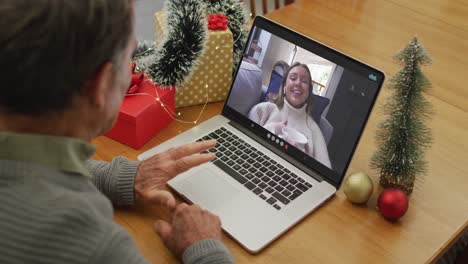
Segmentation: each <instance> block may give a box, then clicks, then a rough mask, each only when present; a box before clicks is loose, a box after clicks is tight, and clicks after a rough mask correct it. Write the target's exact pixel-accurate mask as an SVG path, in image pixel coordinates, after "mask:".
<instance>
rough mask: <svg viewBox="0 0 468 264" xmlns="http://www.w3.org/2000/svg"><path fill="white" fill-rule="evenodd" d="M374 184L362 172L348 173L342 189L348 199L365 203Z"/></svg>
mask: <svg viewBox="0 0 468 264" xmlns="http://www.w3.org/2000/svg"><path fill="white" fill-rule="evenodd" d="M373 190H374V184H373V183H372V180H371V178H370V177H369V176H368V175H367V174H366V173H364V172H358V173H354V174H352V175H350V176H349V177H348V178H347V179H346V181H345V182H344V185H343V191H344V193H345V194H346V197H347V198H348V200H349V201H351V202H353V203H357V204H361V203H366V202H367V200H369V198H370V196H371V195H372V191H373Z"/></svg>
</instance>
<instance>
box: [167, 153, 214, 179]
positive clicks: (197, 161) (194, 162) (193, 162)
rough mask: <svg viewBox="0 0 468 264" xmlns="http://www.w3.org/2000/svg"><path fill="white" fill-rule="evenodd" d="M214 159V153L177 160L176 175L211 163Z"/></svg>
mask: <svg viewBox="0 0 468 264" xmlns="http://www.w3.org/2000/svg"><path fill="white" fill-rule="evenodd" d="M215 157H216V155H215V154H214V153H206V154H197V155H192V156H188V157H183V158H181V159H178V160H176V162H175V169H176V173H177V174H180V173H182V172H184V171H186V170H189V169H191V168H193V167H196V166H198V165H201V164H203V163H206V162H208V161H211V160H213V159H214V158H215Z"/></svg>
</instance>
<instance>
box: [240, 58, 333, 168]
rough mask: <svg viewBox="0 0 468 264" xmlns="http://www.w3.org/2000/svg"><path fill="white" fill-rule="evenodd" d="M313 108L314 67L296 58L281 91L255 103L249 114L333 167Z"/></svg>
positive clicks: (284, 78) (286, 75)
mask: <svg viewBox="0 0 468 264" xmlns="http://www.w3.org/2000/svg"><path fill="white" fill-rule="evenodd" d="M312 108H313V96H312V77H311V74H310V70H309V68H308V67H307V65H305V64H302V63H299V62H296V63H294V64H293V65H291V67H290V68H289V69H288V70H287V71H286V73H285V74H284V76H283V79H282V81H281V87H280V89H279V92H278V94H277V95H275V96H270V102H263V103H259V104H257V105H255V106H254V107H252V109H250V111H249V118H250V119H251V120H252V121H254V122H257V123H258V124H260V125H261V126H263V127H264V128H266V129H268V130H270V131H271V132H273V133H275V134H276V135H278V136H279V137H281V138H283V139H284V140H286V141H287V142H289V143H290V144H291V145H292V146H295V147H296V148H298V149H300V150H302V151H304V152H305V153H306V154H307V155H309V156H311V157H313V158H314V159H316V160H317V161H319V162H320V163H322V164H323V165H325V166H327V167H329V168H331V164H330V158H329V157H328V149H327V144H326V143H325V139H324V137H323V135H322V132H321V130H320V128H319V126H318V125H317V123H315V121H314V120H313V118H312V117H311V112H312Z"/></svg>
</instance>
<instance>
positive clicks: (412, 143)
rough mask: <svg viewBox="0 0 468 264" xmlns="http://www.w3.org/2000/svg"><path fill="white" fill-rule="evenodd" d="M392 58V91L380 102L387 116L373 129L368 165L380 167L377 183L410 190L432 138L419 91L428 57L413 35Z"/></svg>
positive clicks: (426, 104) (425, 82)
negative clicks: (373, 144)
mask: <svg viewBox="0 0 468 264" xmlns="http://www.w3.org/2000/svg"><path fill="white" fill-rule="evenodd" d="M395 59H396V60H397V61H398V62H399V64H400V65H401V66H402V68H401V70H400V71H399V72H398V73H397V74H396V75H395V76H393V78H392V79H391V80H390V85H389V88H390V89H392V90H394V93H393V95H392V97H391V98H389V101H388V102H387V103H386V105H385V106H384V114H385V115H386V116H387V119H386V120H385V121H384V122H382V123H381V124H380V126H379V129H378V131H377V143H378V146H379V149H378V150H377V152H376V153H375V154H374V156H373V157H372V162H371V166H372V167H373V168H374V169H378V170H379V171H380V185H381V186H383V187H385V188H387V187H396V188H400V189H401V190H403V191H404V192H406V193H407V194H410V193H411V192H412V191H413V187H414V182H415V180H416V178H417V177H418V176H421V175H422V174H423V173H424V172H425V169H426V166H427V164H426V162H425V161H424V159H423V158H424V150H426V149H427V148H428V147H429V145H430V144H431V141H432V137H431V131H430V130H429V128H428V127H427V126H426V124H425V121H426V120H427V118H428V117H429V115H431V113H432V111H431V109H432V107H431V105H430V104H429V102H428V101H427V100H426V98H425V97H424V94H423V93H424V92H426V91H427V90H428V89H429V88H430V86H431V84H430V82H429V80H428V79H427V78H426V76H424V74H423V72H422V71H421V66H423V65H428V64H430V62H431V59H430V57H429V56H428V55H427V53H426V51H425V49H424V47H423V46H422V45H421V44H420V43H419V41H418V39H417V38H416V37H415V38H413V40H412V41H411V42H410V43H409V45H408V46H406V47H405V48H404V49H403V50H402V51H401V52H400V53H399V54H397V55H396V56H395Z"/></svg>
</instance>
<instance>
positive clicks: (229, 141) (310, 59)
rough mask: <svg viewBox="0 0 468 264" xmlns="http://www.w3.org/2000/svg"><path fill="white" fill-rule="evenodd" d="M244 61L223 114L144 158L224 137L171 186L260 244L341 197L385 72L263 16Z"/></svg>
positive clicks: (230, 230) (250, 246) (236, 234)
mask: <svg viewBox="0 0 468 264" xmlns="http://www.w3.org/2000/svg"><path fill="white" fill-rule="evenodd" d="M297 62H300V63H302V65H306V67H307V68H308V69H309V72H310V75H311V79H312V82H309V81H308V79H307V78H306V77H307V76H306V75H305V72H307V71H306V70H305V67H302V68H301V67H297V66H296V67H294V65H295V63H297ZM239 65H240V66H239V67H238V69H237V72H236V73H235V75H234V77H233V81H232V85H231V89H230V91H229V94H228V96H227V100H226V103H225V105H224V107H223V109H222V113H221V114H220V115H217V116H215V117H213V118H211V119H209V120H207V121H205V122H203V123H201V124H198V125H197V126H195V127H193V128H192V129H189V130H188V131H185V132H184V133H182V134H179V135H177V136H176V137H174V138H172V139H170V140H168V141H166V142H164V143H162V144H160V145H158V146H157V147H155V148H153V149H150V150H148V151H146V152H144V153H143V154H141V155H140V156H138V159H139V160H144V159H146V158H149V157H151V156H152V155H154V154H156V153H158V152H161V151H164V150H167V149H168V148H170V147H172V146H175V145H182V144H185V143H189V142H194V141H200V140H206V139H212V138H214V139H217V141H218V144H217V145H216V147H215V148H213V149H211V150H210V151H211V152H215V153H216V159H215V160H213V161H212V162H209V163H206V164H203V165H201V166H198V167H196V168H192V169H190V170H189V171H187V172H185V173H182V174H180V175H178V176H177V177H175V178H173V179H171V180H170V181H169V182H168V183H167V185H168V186H169V187H170V188H171V189H172V190H173V191H175V192H176V193H178V194H179V195H180V196H181V197H183V198H184V199H185V200H187V201H188V202H190V203H195V204H199V205H200V206H202V207H203V208H206V209H208V210H209V211H211V212H212V213H214V214H216V215H218V216H219V217H220V218H221V221H222V228H223V230H224V231H225V232H226V233H227V234H228V235H230V236H231V237H232V238H233V239H234V240H236V241H237V242H238V243H239V244H240V245H242V246H243V247H244V248H245V249H246V250H248V251H249V252H251V253H257V252H259V251H261V250H262V249H263V248H265V247H266V246H267V245H268V244H270V243H271V242H272V241H274V240H275V239H276V238H278V237H279V236H280V235H281V234H283V233H285V232H286V231H287V230H288V229H290V228H291V227H293V226H294V225H295V224H297V223H298V222H299V221H301V220H302V219H304V218H305V217H306V216H308V215H309V214H311V212H313V211H314V210H316V209H317V208H319V207H320V206H321V205H322V204H324V203H325V202H326V201H328V200H329V199H330V198H332V197H333V196H334V194H335V193H336V191H337V189H338V188H339V186H340V184H341V182H342V180H343V178H344V175H345V173H346V169H347V167H348V165H349V163H350V161H351V158H352V155H353V153H354V151H355V148H356V146H357V144H358V141H359V139H360V136H361V134H362V132H363V129H364V126H365V124H366V122H367V120H368V117H369V114H370V112H371V109H372V108H373V105H374V103H375V100H376V98H377V95H378V93H379V90H380V88H381V86H382V83H383V81H384V74H383V73H382V72H381V71H379V70H377V69H375V68H374V67H371V66H369V65H366V64H364V63H362V62H360V61H358V60H356V59H353V58H351V57H349V56H347V55H345V54H343V53H341V52H339V51H337V50H334V49H332V48H330V47H327V46H325V45H323V44H321V43H319V42H317V41H315V40H312V39H311V38H309V37H306V36H304V35H301V34H299V33H297V32H295V31H293V30H291V29H288V28H286V27H284V26H282V25H280V24H277V23H275V22H273V21H271V20H268V19H267V18H264V17H261V16H258V17H256V18H255V20H254V22H253V25H252V28H251V30H250V33H249V37H248V40H247V41H246V45H245V50H244V55H243V57H242V59H241V62H240V63H239ZM290 68H291V70H290V71H288V69H290ZM298 68H301V69H300V70H298ZM287 74H289V75H287ZM304 76H306V77H304ZM288 81H290V82H291V83H296V84H297V87H300V86H299V85H300V83H306V86H305V87H307V89H305V90H299V88H294V86H288V85H289V84H288ZM283 83H284V87H283ZM296 84H294V85H296ZM289 87H293V88H289ZM301 87H302V86H301ZM288 89H289V90H288ZM281 94H282V95H283V96H282V97H281ZM306 95H307V96H306ZM301 96H302V97H301ZM281 99H282V100H283V101H281ZM302 99H304V100H307V102H305V101H304V103H303V104H300V103H301V100H302ZM309 99H311V101H310V100H309ZM278 102H279V103H278ZM281 102H282V104H281ZM306 104H307V105H310V106H311V107H309V108H308V107H307V106H306ZM311 217H313V215H312V216H311Z"/></svg>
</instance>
